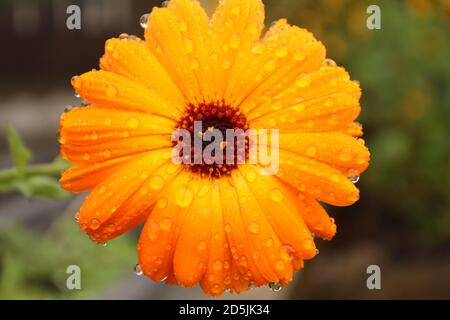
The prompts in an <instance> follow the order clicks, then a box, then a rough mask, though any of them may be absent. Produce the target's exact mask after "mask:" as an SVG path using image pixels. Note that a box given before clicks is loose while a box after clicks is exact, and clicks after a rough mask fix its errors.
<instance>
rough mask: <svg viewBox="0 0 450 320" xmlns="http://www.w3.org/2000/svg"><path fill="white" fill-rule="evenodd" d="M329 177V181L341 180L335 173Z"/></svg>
mask: <svg viewBox="0 0 450 320" xmlns="http://www.w3.org/2000/svg"><path fill="white" fill-rule="evenodd" d="M330 179H331V181H333V182H336V183H337V182H339V181H340V180H341V178H340V177H339V175H338V174H337V173H333V174H331V177H330Z"/></svg>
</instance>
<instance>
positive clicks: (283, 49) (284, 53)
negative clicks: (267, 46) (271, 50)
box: [275, 47, 289, 58]
mask: <svg viewBox="0 0 450 320" xmlns="http://www.w3.org/2000/svg"><path fill="white" fill-rule="evenodd" d="M288 53H289V51H288V49H287V48H286V47H281V48H278V49H277V51H275V55H276V56H277V57H278V58H285V57H286V56H287V55H288Z"/></svg>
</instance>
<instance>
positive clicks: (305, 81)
mask: <svg viewBox="0 0 450 320" xmlns="http://www.w3.org/2000/svg"><path fill="white" fill-rule="evenodd" d="M296 84H297V86H298V87H299V88H305V87H307V86H309V85H310V84H311V76H310V75H309V74H301V75H300V76H299V77H298V79H297V81H296Z"/></svg>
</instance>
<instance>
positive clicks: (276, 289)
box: [269, 282, 282, 292]
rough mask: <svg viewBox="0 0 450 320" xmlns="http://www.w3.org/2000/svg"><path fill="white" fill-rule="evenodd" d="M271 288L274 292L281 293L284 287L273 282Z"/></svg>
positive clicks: (270, 284)
mask: <svg viewBox="0 0 450 320" xmlns="http://www.w3.org/2000/svg"><path fill="white" fill-rule="evenodd" d="M269 288H270V289H271V290H272V291H275V292H277V291H280V290H281V288H282V286H281V284H279V283H278V282H271V283H269Z"/></svg>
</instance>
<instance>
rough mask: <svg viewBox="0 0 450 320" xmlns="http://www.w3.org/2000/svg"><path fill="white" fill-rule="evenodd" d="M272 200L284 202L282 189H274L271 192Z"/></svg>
mask: <svg viewBox="0 0 450 320" xmlns="http://www.w3.org/2000/svg"><path fill="white" fill-rule="evenodd" d="M270 199H272V201H275V202H281V201H283V193H282V192H281V190H280V189H278V188H274V189H272V190H270Z"/></svg>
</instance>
